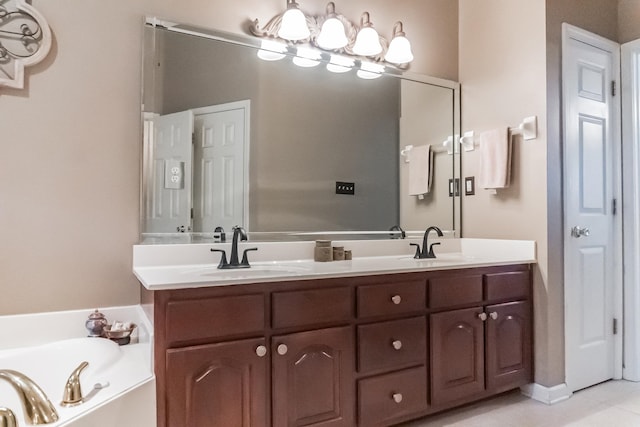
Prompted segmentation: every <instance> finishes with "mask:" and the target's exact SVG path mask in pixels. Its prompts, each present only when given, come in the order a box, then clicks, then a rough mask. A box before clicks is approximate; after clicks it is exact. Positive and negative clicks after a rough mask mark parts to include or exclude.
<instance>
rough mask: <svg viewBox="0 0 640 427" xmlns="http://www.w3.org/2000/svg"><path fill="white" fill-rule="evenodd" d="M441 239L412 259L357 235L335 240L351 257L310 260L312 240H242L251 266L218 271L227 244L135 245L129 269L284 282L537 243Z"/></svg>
mask: <svg viewBox="0 0 640 427" xmlns="http://www.w3.org/2000/svg"><path fill="white" fill-rule="evenodd" d="M429 241H430V242H435V241H440V242H441V245H440V246H436V247H435V248H434V252H435V253H436V258H435V259H414V258H413V254H414V252H415V247H412V246H410V245H409V243H420V245H422V242H421V241H418V240H413V239H404V240H375V241H367V240H357V241H339V242H333V246H344V248H345V249H349V250H351V251H352V252H353V260H351V261H332V262H314V261H313V255H312V254H313V248H314V246H315V243H314V242H283V243H274V242H268V243H252V242H241V243H240V244H239V245H238V249H239V253H240V255H241V254H242V250H244V249H246V248H252V247H258V251H254V252H250V253H249V256H250V258H249V259H250V263H251V268H245V269H233V270H219V269H218V268H217V265H218V261H219V259H220V255H219V254H214V253H212V252H211V251H210V249H211V248H214V247H215V248H220V249H226V250H227V254H228V255H227V257H228V256H229V251H230V247H231V245H230V243H226V244H189V245H136V246H134V260H133V272H134V274H135V275H136V277H137V278H138V280H139V281H140V283H142V285H143V286H144V287H145V288H147V289H149V290H163V289H183V288H200V287H213V286H228V285H239V284H248V283H259V282H260V283H261V282H284V281H292V280H309V279H321V278H336V277H353V276H367V275H377V274H388V273H407V272H420V271H430V270H450V269H459V268H471V267H487V266H497V265H513V264H531V263H535V262H536V250H535V242H533V241H525V240H494V239H440V240H438V239H430V240H429Z"/></svg>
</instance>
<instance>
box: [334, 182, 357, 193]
mask: <svg viewBox="0 0 640 427" xmlns="http://www.w3.org/2000/svg"><path fill="white" fill-rule="evenodd" d="M336 194H350V195H354V194H356V184H355V183H353V182H342V181H336Z"/></svg>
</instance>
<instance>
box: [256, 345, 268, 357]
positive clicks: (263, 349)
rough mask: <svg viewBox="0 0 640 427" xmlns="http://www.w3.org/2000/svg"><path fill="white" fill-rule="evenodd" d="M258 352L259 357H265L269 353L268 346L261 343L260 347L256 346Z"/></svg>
mask: <svg viewBox="0 0 640 427" xmlns="http://www.w3.org/2000/svg"><path fill="white" fill-rule="evenodd" d="M256 354H257V355H258V357H264V356H266V355H267V347H265V346H263V345H259V346H258V347H256Z"/></svg>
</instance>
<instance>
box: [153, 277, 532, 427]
mask: <svg viewBox="0 0 640 427" xmlns="http://www.w3.org/2000/svg"><path fill="white" fill-rule="evenodd" d="M530 287H531V277H530V267H529V266H528V265H516V266H496V267H483V268H472V269H459V270H447V271H427V272H418V273H402V274H387V275H374V276H363V277H349V278H329V279H318V280H303V281H291V282H269V283H255V284H246V285H238V286H218V287H211V288H206V287H205V288H194V289H176V290H162V291H155V292H154V293H153V301H154V324H155V334H154V340H155V345H154V352H155V353H154V357H155V367H156V368H155V369H156V387H157V409H158V427H298V426H300V427H302V426H316V427H320V426H322V427H353V426H359V427H369V426H392V425H396V424H399V423H401V422H405V421H409V420H411V419H415V418H419V417H422V416H425V415H429V414H432V413H435V412H438V411H442V410H445V409H448V408H451V407H454V406H457V405H460V404H464V403H468V402H471V401H474V400H478V399H481V398H484V397H488V396H491V395H493V394H496V393H500V392H503V391H506V390H509V389H513V388H517V387H519V386H521V385H523V384H526V383H527V382H529V381H530V380H531V378H532V362H531V357H532V321H531V312H532V310H531V289H530Z"/></svg>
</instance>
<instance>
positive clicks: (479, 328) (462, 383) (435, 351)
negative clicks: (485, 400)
mask: <svg viewBox="0 0 640 427" xmlns="http://www.w3.org/2000/svg"><path fill="white" fill-rule="evenodd" d="M481 314H484V312H483V311H482V308H480V307H473V308H467V309H462V310H454V311H446V312H443V313H438V314H432V315H431V403H432V404H433V405H443V404H446V403H448V402H454V401H456V400H459V399H460V398H463V397H467V396H473V395H474V394H478V393H481V392H482V391H484V347H485V346H484V322H483V321H482V320H481V319H480V318H479V315H481Z"/></svg>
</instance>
